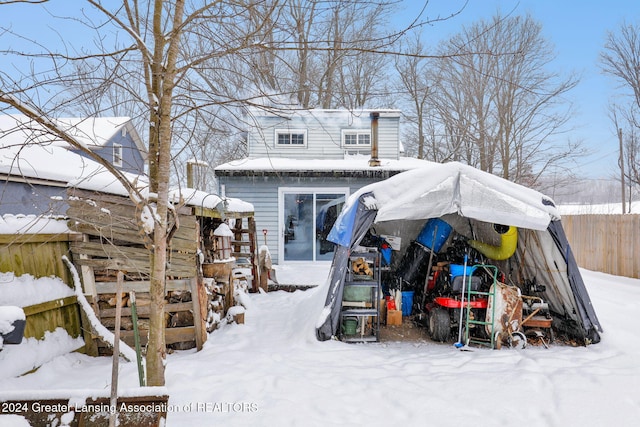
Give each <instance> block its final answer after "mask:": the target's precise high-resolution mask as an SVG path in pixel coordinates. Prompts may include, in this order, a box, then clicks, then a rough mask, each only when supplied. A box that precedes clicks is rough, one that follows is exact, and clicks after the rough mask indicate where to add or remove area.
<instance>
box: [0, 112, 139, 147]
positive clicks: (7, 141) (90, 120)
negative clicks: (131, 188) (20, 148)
mask: <svg viewBox="0 0 640 427" xmlns="http://www.w3.org/2000/svg"><path fill="white" fill-rule="evenodd" d="M52 121H53V122H54V123H56V124H58V125H59V126H60V127H61V128H62V129H64V130H65V131H66V132H67V133H68V134H69V135H71V136H73V137H74V138H75V139H77V140H78V141H79V142H80V143H82V144H83V145H85V146H86V147H89V148H92V147H93V148H95V147H102V146H104V145H105V144H106V143H107V142H108V141H109V140H110V139H111V138H112V137H113V136H114V135H115V134H116V133H117V132H122V130H123V128H125V129H126V132H127V133H129V134H130V135H131V138H132V139H133V141H134V142H135V144H136V147H137V148H138V150H139V151H140V152H141V153H142V155H143V156H144V155H145V154H146V147H145V146H144V144H143V143H142V140H141V139H140V136H139V135H138V132H137V131H136V129H135V128H134V126H133V125H132V123H131V118H129V117H85V118H79V117H69V118H58V119H53V120H52ZM0 132H1V133H2V138H0V146H4V145H16V144H32V143H38V144H46V145H60V146H62V147H66V148H68V147H69V144H68V143H67V142H65V141H62V140H60V139H59V138H58V137H56V136H55V135H52V134H51V133H50V132H48V131H45V130H44V129H43V127H42V126H41V125H40V124H38V123H36V122H34V121H33V120H31V119H29V118H28V117H27V116H25V115H21V114H15V115H4V116H0Z"/></svg>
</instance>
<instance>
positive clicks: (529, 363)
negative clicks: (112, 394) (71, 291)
mask: <svg viewBox="0 0 640 427" xmlns="http://www.w3.org/2000/svg"><path fill="white" fill-rule="evenodd" d="M328 269H329V267H328V265H321V266H314V267H313V268H310V267H309V266H308V265H305V266H304V267H300V268H299V269H296V268H294V267H288V268H281V269H279V271H278V279H279V280H280V281H281V282H282V283H285V282H286V283H300V284H305V283H318V282H320V283H322V282H323V280H324V278H325V277H326V276H327V273H328ZM583 274H584V278H585V281H586V284H587V288H588V290H589V293H590V295H591V298H592V301H593V304H594V306H595V309H596V312H597V314H598V316H599V318H600V321H601V323H602V325H603V327H604V328H605V333H604V334H603V335H602V341H601V342H600V343H599V344H596V345H592V346H589V347H577V348H573V347H569V346H565V345H560V344H556V345H553V346H552V347H551V348H550V349H545V348H544V347H534V346H529V347H527V348H526V349H524V350H509V349H503V350H499V351H498V350H495V351H492V350H484V349H477V350H475V351H471V352H461V351H459V350H457V349H455V348H454V347H453V346H452V345H451V344H438V343H434V342H430V341H425V342H413V343H409V342H384V343H372V344H345V343H342V342H338V341H329V342H318V341H317V340H316V339H315V324H316V321H317V319H318V316H319V314H320V312H321V310H322V307H323V304H324V297H325V295H324V289H325V286H324V285H320V286H319V287H318V288H316V289H312V290H308V291H304V292H303V291H297V292H294V293H286V292H283V291H279V292H272V293H268V294H252V295H250V296H249V298H247V300H248V303H247V305H248V307H247V310H246V314H245V324H244V325H236V324H228V325H224V326H223V327H222V328H221V329H220V330H217V331H215V332H213V333H212V334H211V335H210V336H209V340H208V341H207V343H206V345H205V348H204V349H203V350H202V351H200V352H195V351H178V352H175V353H173V354H171V355H169V356H168V363H167V371H166V382H167V384H166V385H167V389H168V392H169V394H170V401H169V404H170V405H171V406H172V407H175V408H181V409H180V411H177V410H176V411H172V412H170V413H169V416H168V420H167V425H168V426H212V425H225V426H330V425H336V426H337V425H340V426H342V425H346V426H355V425H366V426H384V427H389V426H418V425H420V426H425V425H427V426H460V425H465V424H469V425H474V426H513V425H526V426H563V427H564V426H598V427H599V426H603V425H615V426H635V425H637V420H638V417H640V340H639V339H638V337H639V335H640V334H639V333H638V322H637V319H638V316H639V315H640V280H637V279H629V278H622V277H617V276H610V275H606V274H602V273H596V272H591V271H585V270H583ZM18 347H19V346H18ZM5 350H6V348H5ZM1 355H2V353H0V363H3V362H2V358H1ZM110 375H111V359H110V358H92V357H88V356H84V355H82V354H75V353H71V354H66V355H63V356H58V357H56V358H54V359H53V360H51V361H49V362H47V363H45V364H44V365H43V366H42V367H41V368H40V369H39V370H38V371H36V372H35V373H32V374H29V375H25V376H22V377H11V378H3V379H2V389H1V391H0V395H4V396H7V395H11V394H25V393H27V394H28V393H29V391H30V390H34V391H35V390H39V393H46V392H47V390H51V391H52V392H53V391H56V390H60V389H72V390H78V389H80V390H82V389H94V390H95V389H103V390H105V391H106V392H108V389H109V384H110ZM119 381H120V388H129V389H130V388H135V387H136V386H137V373H136V365H135V363H126V362H121V363H120V376H119ZM185 408H186V409H187V410H184V409H185ZM20 421H21V420H20V419H19V417H14V416H7V415H0V425H2V426H6V425H24V424H21V423H20Z"/></svg>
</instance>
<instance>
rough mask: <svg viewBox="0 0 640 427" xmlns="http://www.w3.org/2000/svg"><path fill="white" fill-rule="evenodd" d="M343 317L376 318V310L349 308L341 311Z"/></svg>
mask: <svg viewBox="0 0 640 427" xmlns="http://www.w3.org/2000/svg"><path fill="white" fill-rule="evenodd" d="M341 313H342V315H343V316H377V315H378V310H377V309H375V308H349V309H347V310H342V311H341Z"/></svg>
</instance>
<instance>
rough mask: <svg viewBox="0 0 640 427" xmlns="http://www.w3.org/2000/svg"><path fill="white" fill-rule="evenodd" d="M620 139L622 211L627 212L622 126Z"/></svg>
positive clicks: (619, 130) (619, 131)
mask: <svg viewBox="0 0 640 427" xmlns="http://www.w3.org/2000/svg"><path fill="white" fill-rule="evenodd" d="M618 141H619V142H620V183H621V184H622V213H626V212H627V207H626V206H625V200H624V193H625V188H626V186H625V182H624V147H623V144H622V128H618Z"/></svg>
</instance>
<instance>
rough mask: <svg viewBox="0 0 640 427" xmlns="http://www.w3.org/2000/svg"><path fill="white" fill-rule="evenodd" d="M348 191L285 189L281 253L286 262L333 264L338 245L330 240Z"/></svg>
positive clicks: (281, 214) (282, 197)
mask: <svg viewBox="0 0 640 427" xmlns="http://www.w3.org/2000/svg"><path fill="white" fill-rule="evenodd" d="M348 192H349V190H348V189H342V188H339V189H336V188H330V189H327V188H320V189H306V188H295V189H294V188H281V189H280V197H279V200H280V209H279V211H280V220H281V224H282V225H281V227H282V233H281V234H280V235H281V246H280V247H281V248H282V250H281V251H280V253H281V254H284V256H283V259H284V261H330V260H331V259H332V258H333V250H334V244H333V243H331V242H329V241H328V240H327V236H328V234H329V231H330V230H331V227H332V226H333V223H334V222H335V220H336V218H337V217H338V215H339V214H340V211H341V210H342V206H343V205H344V202H345V200H346V196H347V195H348Z"/></svg>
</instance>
